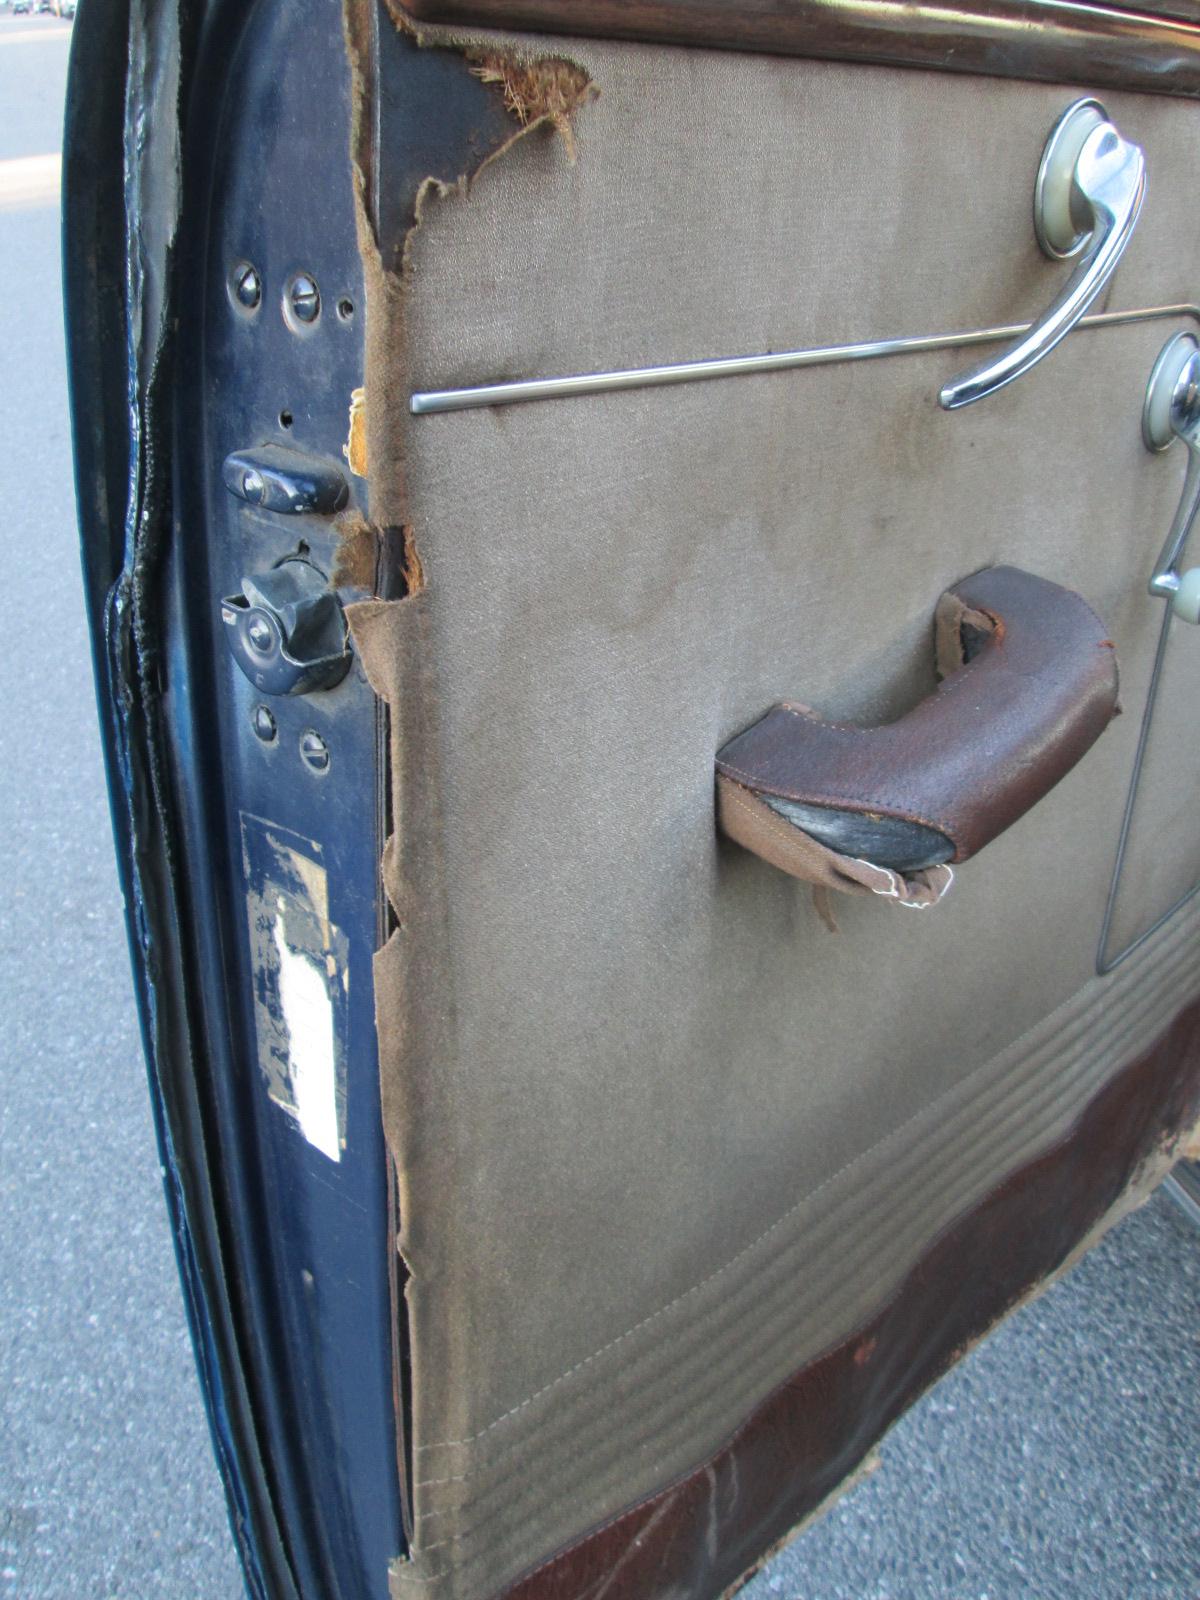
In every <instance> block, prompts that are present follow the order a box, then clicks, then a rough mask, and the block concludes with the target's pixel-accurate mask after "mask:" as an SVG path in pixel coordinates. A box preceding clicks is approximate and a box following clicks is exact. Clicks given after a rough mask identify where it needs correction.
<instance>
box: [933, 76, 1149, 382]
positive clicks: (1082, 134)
mask: <svg viewBox="0 0 1200 1600" xmlns="http://www.w3.org/2000/svg"><path fill="white" fill-rule="evenodd" d="M1145 194H1146V158H1145V156H1144V154H1143V152H1142V150H1141V148H1140V146H1138V145H1136V144H1130V143H1129V141H1128V140H1126V139H1122V137H1121V135H1120V134H1119V133H1118V132H1117V130H1116V128H1114V127H1113V125H1112V123H1111V122H1110V121H1109V120H1108V113H1107V112H1106V111H1105V109H1104V107H1103V106H1102V105H1101V104H1100V102H1099V101H1098V100H1077V101H1076V102H1075V104H1074V105H1072V106H1069V107H1068V108H1067V110H1066V111H1065V112H1064V113H1063V115H1062V116H1061V117H1060V118H1059V120H1058V122H1057V123H1056V125H1055V127H1054V129H1053V130H1052V132H1051V134H1050V137H1049V139H1048V140H1047V141H1046V148H1045V149H1044V150H1043V151H1042V160H1041V165H1040V166H1039V168H1038V175H1037V183H1036V185H1035V187H1034V196H1033V224H1034V231H1035V233H1036V234H1037V240H1038V243H1039V244H1040V245H1041V247H1042V251H1043V253H1044V254H1045V255H1047V256H1049V257H1050V258H1051V259H1052V260H1057V261H1067V260H1071V259H1073V258H1074V257H1076V256H1078V257H1079V264H1078V266H1077V267H1076V268H1075V271H1074V272H1073V273H1072V274H1071V277H1070V278H1069V280H1068V281H1067V284H1066V286H1065V288H1064V289H1063V292H1062V294H1061V295H1060V296H1059V298H1058V299H1057V300H1056V301H1055V302H1054V304H1053V305H1052V306H1050V308H1049V309H1048V310H1047V311H1045V312H1044V313H1043V314H1042V316H1041V317H1039V318H1038V320H1037V321H1036V322H1035V323H1034V324H1033V326H1032V327H1031V328H1030V329H1029V331H1028V332H1027V333H1024V334H1022V335H1021V337H1020V338H1019V339H1018V340H1017V342H1016V343H1015V344H1014V345H1011V346H1010V347H1009V349H1007V350H1005V351H1004V352H1003V353H1002V354H1001V355H999V356H996V357H994V358H993V359H992V360H990V361H986V362H984V363H983V364H982V365H981V366H977V367H972V368H971V369H970V370H969V371H967V372H962V373H960V374H959V375H958V376H957V377H956V378H953V379H952V380H951V381H950V382H949V383H948V384H946V386H945V388H944V389H943V390H942V392H941V394H940V395H939V396H938V401H939V403H940V404H941V405H942V406H943V407H944V408H945V409H946V410H947V411H957V410H958V408H959V407H960V406H969V405H972V404H973V403H974V402H975V401H976V400H982V399H984V397H985V396H987V395H989V394H994V393H995V392H996V390H997V389H1003V388H1004V386H1005V384H1008V383H1011V382H1012V381H1013V379H1014V378H1019V377H1020V376H1021V375H1022V373H1025V372H1028V371H1029V369H1030V367H1032V366H1034V365H1036V363H1037V362H1039V361H1041V360H1042V358H1043V357H1044V356H1047V355H1049V354H1050V352H1051V350H1053V349H1054V347H1055V345H1056V344H1058V342H1059V340H1060V339H1062V338H1064V337H1065V336H1066V335H1067V334H1068V333H1070V331H1071V329H1072V328H1073V327H1074V326H1075V324H1076V323H1077V322H1078V321H1079V319H1080V317H1082V316H1083V314H1084V312H1085V311H1086V310H1087V309H1088V307H1089V306H1090V305H1091V303H1092V301H1093V300H1095V298H1096V296H1097V295H1098V294H1099V293H1100V291H1101V289H1103V288H1104V285H1105V284H1106V283H1107V282H1108V280H1109V278H1111V277H1112V274H1113V271H1114V270H1115V268H1116V265H1117V262H1118V261H1119V260H1120V259H1121V256H1122V254H1123V253H1124V250H1125V246H1126V245H1127V244H1128V243H1129V239H1130V235H1131V234H1132V233H1133V229H1134V225H1135V223H1136V222H1137V219H1138V213H1139V212H1140V211H1141V209H1142V201H1143V199H1144V198H1145Z"/></svg>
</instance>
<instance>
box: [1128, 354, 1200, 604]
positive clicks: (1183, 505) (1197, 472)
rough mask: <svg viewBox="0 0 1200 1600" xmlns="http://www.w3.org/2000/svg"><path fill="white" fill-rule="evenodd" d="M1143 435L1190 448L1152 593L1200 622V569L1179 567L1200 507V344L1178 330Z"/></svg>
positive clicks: (1162, 360)
mask: <svg viewBox="0 0 1200 1600" xmlns="http://www.w3.org/2000/svg"><path fill="white" fill-rule="evenodd" d="M1142 438H1143V440H1144V441H1145V444H1146V448H1147V449H1148V450H1156V451H1157V450H1165V449H1166V448H1167V446H1168V445H1170V444H1171V442H1172V441H1173V440H1175V439H1182V440H1183V442H1184V444H1185V445H1187V448H1188V464H1187V473H1186V475H1185V477H1184V480H1183V493H1182V494H1181V495H1180V497H1179V509H1178V511H1176V513H1175V518H1174V521H1173V522H1172V523H1171V529H1170V532H1169V533H1168V534H1167V542H1166V543H1165V544H1164V545H1163V547H1162V553H1161V554H1160V555H1159V558H1158V560H1157V561H1156V562H1155V563H1154V573H1153V576H1152V577H1151V579H1150V586H1149V587H1150V593H1151V594H1154V595H1159V596H1160V597H1161V598H1162V599H1164V600H1169V601H1170V603H1171V610H1172V611H1173V612H1174V613H1175V615H1176V616H1177V617H1179V618H1181V619H1182V620H1183V621H1184V622H1200V567H1190V568H1189V569H1188V571H1187V572H1183V573H1181V572H1180V571H1179V562H1180V560H1181V559H1182V557H1183V552H1184V550H1185V548H1186V547H1187V542H1188V536H1189V535H1190V534H1191V531H1192V524H1193V523H1194V522H1195V520H1196V513H1197V512H1198V511H1200V343H1198V342H1197V340H1196V338H1195V336H1194V335H1193V334H1190V333H1177V334H1176V335H1175V337H1174V338H1173V339H1168V340H1167V342H1166V344H1165V345H1164V346H1163V347H1162V350H1161V351H1160V352H1159V356H1158V360H1157V361H1156V362H1155V363H1154V370H1153V372H1152V373H1151V374H1150V382H1149V384H1148V385H1147V387H1146V403H1145V405H1144V406H1143V408H1142Z"/></svg>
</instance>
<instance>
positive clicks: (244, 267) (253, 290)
mask: <svg viewBox="0 0 1200 1600" xmlns="http://www.w3.org/2000/svg"><path fill="white" fill-rule="evenodd" d="M233 295H234V299H235V300H236V301H237V303H238V304H239V305H240V306H244V307H245V308H246V310H247V311H256V310H257V309H258V303H259V301H260V300H261V299H262V279H261V278H260V277H259V275H258V273H257V271H256V270H255V269H254V268H253V267H252V266H251V265H250V263H249V262H248V261H239V262H238V264H237V266H236V267H234V269H233Z"/></svg>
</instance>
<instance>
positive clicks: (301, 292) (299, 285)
mask: <svg viewBox="0 0 1200 1600" xmlns="http://www.w3.org/2000/svg"><path fill="white" fill-rule="evenodd" d="M288 303H289V305H290V306H291V308H292V315H293V316H294V317H295V319H296V321H297V322H305V323H311V322H315V321H316V320H317V318H318V317H319V316H320V314H321V291H320V290H319V289H318V288H317V285H316V280H315V279H314V278H310V277H309V275H308V273H307V272H298V273H297V274H296V276H295V277H294V278H293V279H292V281H291V283H289V284H288Z"/></svg>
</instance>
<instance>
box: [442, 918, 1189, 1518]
mask: <svg viewBox="0 0 1200 1600" xmlns="http://www.w3.org/2000/svg"><path fill="white" fill-rule="evenodd" d="M1181 926H1182V925H1181ZM1176 931H1177V930H1176ZM1144 948H1153V949H1154V955H1155V958H1156V960H1158V959H1161V957H1162V955H1163V951H1162V950H1160V949H1158V948H1157V947H1156V946H1154V947H1151V946H1148V947H1144ZM1128 970H1129V969H1127V971H1128ZM1096 981H1097V980H1096V979H1094V978H1092V979H1089V980H1088V982H1087V983H1085V984H1084V985H1083V986H1082V988H1081V989H1078V990H1076V992H1075V993H1074V994H1073V995H1070V996H1068V998H1067V999H1066V1000H1065V1001H1063V1003H1062V1005H1060V1006H1058V1007H1056V1009H1055V1010H1054V1011H1053V1012H1051V1013H1050V1017H1049V1018H1047V1017H1042V1018H1040V1019H1039V1020H1038V1021H1037V1022H1036V1023H1034V1025H1033V1026H1032V1027H1030V1028H1027V1029H1026V1030H1025V1032H1024V1033H1022V1034H1020V1035H1019V1036H1018V1037H1017V1038H1016V1039H1014V1040H1012V1041H1011V1043H1009V1044H1007V1045H1005V1046H1004V1049H1003V1050H1000V1051H997V1053H996V1055H994V1056H989V1058H988V1059H987V1060H986V1061H981V1062H980V1063H979V1064H978V1065H977V1066H975V1067H973V1068H972V1070H971V1071H970V1072H968V1073H966V1074H964V1076H963V1077H961V1078H959V1079H957V1080H956V1081H955V1082H954V1083H953V1084H951V1085H950V1086H949V1087H948V1088H947V1089H946V1090H944V1091H943V1093H942V1094H940V1095H937V1096H936V1097H935V1098H934V1099H933V1100H930V1101H929V1102H927V1103H926V1104H925V1105H923V1106H922V1107H920V1109H919V1110H917V1111H915V1112H914V1113H913V1114H912V1116H911V1117H908V1118H906V1120H905V1121H904V1122H902V1123H900V1124H899V1126H897V1127H895V1128H892V1129H890V1130H889V1132H888V1133H886V1134H885V1135H884V1136H883V1138H882V1139H878V1140H877V1141H876V1142H875V1143H874V1144H873V1145H870V1146H869V1147H868V1148H867V1149H866V1150H862V1151H860V1152H859V1153H858V1155H856V1156H854V1157H853V1158H852V1159H851V1160H850V1161H847V1162H846V1164H845V1165H844V1166H842V1167H839V1168H838V1170H837V1171H836V1172H834V1173H832V1174H831V1175H830V1176H829V1177H828V1178H825V1179H824V1180H823V1181H822V1182H821V1183H819V1184H818V1185H817V1186H816V1188H815V1189H809V1190H808V1191H807V1192H806V1193H805V1194H803V1195H801V1197H800V1198H799V1199H798V1200H797V1201H796V1202H795V1204H794V1205H791V1206H789V1207H788V1209H787V1210H786V1211H785V1212H784V1213H783V1214H782V1216H780V1217H777V1218H776V1220H775V1221H774V1222H773V1223H772V1224H771V1225H770V1227H768V1228H766V1229H764V1231H763V1232H762V1233H760V1234H759V1235H758V1237H757V1238H755V1239H752V1240H751V1241H750V1243H749V1244H747V1245H744V1246H743V1247H742V1249H740V1250H739V1251H738V1252H737V1254H736V1255H733V1256H731V1257H730V1258H729V1260H728V1261H726V1262H724V1263H723V1264H722V1265H721V1266H719V1267H717V1268H716V1270H715V1271H713V1272H710V1273H709V1274H708V1276H707V1277H705V1278H702V1279H701V1280H700V1282H699V1283H695V1284H693V1285H692V1287H691V1288H690V1289H685V1290H684V1291H683V1293H682V1294H679V1295H677V1296H676V1297H675V1299H674V1300H671V1301H669V1302H668V1303H667V1304H666V1305H665V1306H660V1307H659V1309H658V1310H657V1311H654V1312H652V1313H651V1314H650V1315H649V1316H648V1317H644V1318H643V1319H642V1321H641V1322H637V1323H635V1324H634V1325H633V1327H632V1328H627V1329H626V1330H625V1332H624V1333H622V1334H619V1335H618V1336H617V1337H616V1338H615V1339H610V1340H609V1342H608V1343H607V1344H605V1345H601V1347H600V1348H599V1349H598V1350H594V1351H593V1352H592V1354H591V1355H590V1356H585V1357H584V1359H583V1360H582V1361H577V1362H576V1363H575V1365H574V1366H573V1367H568V1369H567V1370H566V1371H565V1372H563V1373H560V1374H559V1376H558V1377H557V1378H554V1379H553V1380H552V1381H551V1382H550V1383H548V1384H545V1385H544V1386H543V1387H542V1388H541V1389H538V1390H536V1391H535V1393H533V1394H531V1395H529V1396H527V1397H526V1399H524V1400H522V1401H520V1402H519V1404H517V1405H515V1406H512V1407H511V1408H510V1409H509V1410H508V1411H505V1412H503V1413H502V1414H501V1415H500V1416H498V1417H497V1418H496V1419H495V1420H494V1421H492V1422H489V1423H488V1424H487V1426H486V1427H485V1428H481V1429H480V1430H479V1432H478V1433H472V1434H469V1435H468V1436H467V1437H466V1438H465V1439H434V1440H430V1441H429V1443H427V1444H422V1445H418V1446H417V1452H418V1453H423V1452H425V1451H428V1450H449V1449H455V1448H459V1447H462V1446H465V1445H469V1444H475V1443H476V1442H477V1441H478V1440H480V1439H483V1438H485V1437H486V1436H487V1435H488V1434H489V1433H491V1432H492V1431H493V1430H494V1429H496V1428H498V1427H500V1425H501V1424H502V1423H505V1422H508V1421H509V1420H510V1419H511V1418H512V1417H515V1416H518V1415H519V1414H520V1413H521V1412H522V1411H524V1410H525V1409H526V1408H527V1407H528V1406H531V1405H532V1404H533V1403H534V1401H535V1400H540V1399H541V1398H542V1397H543V1396H544V1395H547V1394H549V1393H550V1392H551V1391H552V1390H554V1389H557V1388H558V1387H559V1386H560V1385H561V1384H563V1383H566V1382H567V1381H568V1379H570V1378H572V1377H574V1376H575V1374H576V1373H578V1372H582V1371H583V1370H584V1369H585V1368H586V1367H589V1366H591V1365H592V1363H593V1362H595V1361H598V1360H599V1359H600V1357H601V1356H604V1355H607V1354H608V1352H609V1351H610V1350H614V1349H615V1348H616V1347H617V1346H618V1345H620V1344H623V1343H624V1342H625V1340H626V1339H630V1338H632V1337H633V1335H634V1334H635V1333H640V1332H641V1330H642V1329H643V1328H647V1327H649V1326H650V1325H651V1324H652V1323H654V1322H657V1321H658V1319H659V1318H660V1317H664V1316H666V1315H667V1313H668V1312H669V1311H673V1310H674V1309H675V1307H676V1306H679V1305H682V1304H683V1302H684V1301H685V1300H688V1299H690V1298H691V1297H692V1295H694V1294H698V1293H699V1292H700V1290H701V1289H704V1288H707V1286H708V1285H709V1284H710V1283H713V1282H715V1281H716V1280H717V1279H718V1278H720V1277H722V1276H723V1275H724V1274H725V1273H726V1272H728V1271H729V1269H730V1268H731V1267H733V1266H735V1265H736V1264H737V1263H738V1262H739V1261H740V1260H741V1259H742V1258H743V1256H747V1255H749V1254H750V1252H751V1251H752V1250H754V1249H756V1248H757V1247H758V1246H759V1245H760V1244H762V1242H763V1240H764V1239H768V1238H770V1236H771V1234H773V1233H775V1232H776V1230H777V1229H779V1228H781V1227H782V1226H783V1224H784V1223H785V1222H787V1220H788V1219H789V1217H791V1216H793V1215H794V1214H795V1213H796V1212H797V1211H799V1210H800V1209H801V1207H802V1206H805V1205H807V1203H808V1202H809V1201H810V1200H812V1199H814V1198H815V1197H816V1196H817V1195H819V1194H820V1193H821V1192H822V1191H823V1190H825V1189H827V1188H828V1187H829V1185H830V1184H831V1183H835V1182H836V1181H837V1179H838V1178H840V1177H842V1176H843V1175H844V1174H845V1173H847V1172H849V1171H850V1170H851V1169H852V1168H853V1167H856V1166H858V1165H859V1163H860V1162H862V1161H865V1160H866V1159H867V1157H868V1156H872V1155H874V1154H875V1153H876V1151H877V1150H880V1149H882V1148H883V1146H884V1145H886V1144H889V1143H890V1142H891V1141H892V1140H893V1139H896V1138H898V1137H899V1136H900V1134H902V1133H904V1132H905V1131H906V1129H908V1128H909V1127H911V1125H912V1124H913V1123H914V1122H917V1121H919V1120H920V1118H921V1117H923V1116H927V1115H928V1114H929V1113H930V1112H931V1111H934V1110H936V1108H937V1107H938V1106H939V1105H940V1104H941V1103H942V1101H943V1100H947V1099H949V1098H950V1097H951V1096H952V1095H953V1094H954V1093H956V1092H957V1091H958V1090H959V1089H961V1087H962V1085H963V1084H966V1083H970V1082H971V1080H972V1079H973V1078H975V1077H977V1076H978V1075H979V1074H980V1073H981V1072H983V1071H985V1070H986V1069H987V1068H988V1067H989V1066H991V1065H992V1063H993V1062H994V1061H995V1060H996V1059H997V1058H998V1057H999V1056H1002V1055H1006V1054H1007V1053H1008V1052H1009V1051H1012V1050H1017V1049H1019V1048H1020V1046H1021V1045H1023V1044H1024V1043H1025V1042H1026V1040H1028V1039H1031V1038H1032V1037H1033V1036H1034V1035H1035V1034H1037V1033H1040V1032H1041V1031H1042V1029H1043V1028H1044V1027H1045V1025H1046V1023H1047V1022H1048V1021H1049V1020H1050V1019H1051V1018H1053V1017H1056V1016H1058V1015H1059V1014H1060V1013H1062V1012H1065V1011H1067V1010H1068V1009H1069V1008H1070V1007H1071V1006H1072V1005H1074V1004H1075V1003H1076V1002H1077V1001H1078V999H1079V996H1080V994H1082V992H1083V989H1086V988H1087V987H1088V986H1089V985H1090V984H1092V983H1095V982H1096ZM1100 981H1103V980H1100ZM441 1481H442V1480H440V1479H434V1478H430V1479H425V1480H423V1482H422V1483H421V1484H420V1487H422V1488H432V1487H434V1486H435V1485H436V1484H438V1483H439V1482H441Z"/></svg>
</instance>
